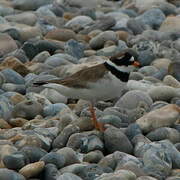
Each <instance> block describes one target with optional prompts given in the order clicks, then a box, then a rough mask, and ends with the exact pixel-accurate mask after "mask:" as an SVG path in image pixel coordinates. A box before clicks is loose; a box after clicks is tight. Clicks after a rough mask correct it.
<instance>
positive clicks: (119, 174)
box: [96, 170, 136, 180]
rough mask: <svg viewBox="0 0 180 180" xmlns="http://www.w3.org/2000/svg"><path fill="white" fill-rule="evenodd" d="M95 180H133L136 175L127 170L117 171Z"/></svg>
mask: <svg viewBox="0 0 180 180" xmlns="http://www.w3.org/2000/svg"><path fill="white" fill-rule="evenodd" d="M96 179H97V180H111V179H112V180H118V179H121V180H135V179H136V175H135V174H134V173H133V172H132V171H129V170H118V171H116V172H114V173H106V174H102V175H101V176H100V177H98V178H96Z"/></svg>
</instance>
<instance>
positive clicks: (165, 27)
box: [159, 16, 180, 32]
mask: <svg viewBox="0 0 180 180" xmlns="http://www.w3.org/2000/svg"><path fill="white" fill-rule="evenodd" d="M179 19H180V17H179V16H168V17H167V18H166V19H165V21H164V22H163V23H162V24H161V27H160V29H159V30H160V31H161V32H179V30H180V21H179Z"/></svg>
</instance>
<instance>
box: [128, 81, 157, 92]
mask: <svg viewBox="0 0 180 180" xmlns="http://www.w3.org/2000/svg"><path fill="white" fill-rule="evenodd" d="M153 87H155V85H154V84H153V83H151V82H150V81H146V80H140V81H137V80H129V81H128V83H127V88H128V90H130V91H132V90H136V91H142V92H147V91H148V90H150V89H152V88H153Z"/></svg>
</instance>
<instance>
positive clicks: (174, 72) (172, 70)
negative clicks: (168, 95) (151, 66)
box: [168, 61, 180, 81]
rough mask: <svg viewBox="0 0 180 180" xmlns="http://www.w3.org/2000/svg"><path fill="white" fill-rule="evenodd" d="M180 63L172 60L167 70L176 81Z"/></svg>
mask: <svg viewBox="0 0 180 180" xmlns="http://www.w3.org/2000/svg"><path fill="white" fill-rule="evenodd" d="M179 68H180V63H179V62H178V61H177V62H172V63H171V64H170V65H169V67H168V72H169V74H170V75H172V76H173V77H174V78H176V79H177V80H178V81H180V73H179Z"/></svg>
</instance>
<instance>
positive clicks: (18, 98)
mask: <svg viewBox="0 0 180 180" xmlns="http://www.w3.org/2000/svg"><path fill="white" fill-rule="evenodd" d="M9 100H10V102H11V103H12V104H13V105H16V104H18V103H20V102H22V101H25V100H26V97H25V96H23V95H22V94H20V93H15V94H13V95H12V96H11V97H10V98H9Z"/></svg>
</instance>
